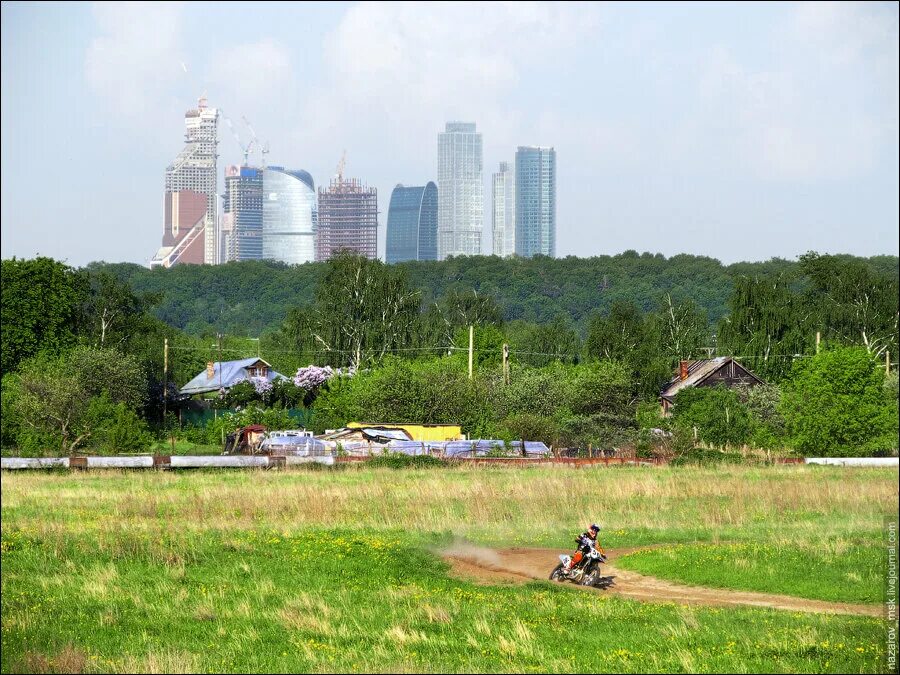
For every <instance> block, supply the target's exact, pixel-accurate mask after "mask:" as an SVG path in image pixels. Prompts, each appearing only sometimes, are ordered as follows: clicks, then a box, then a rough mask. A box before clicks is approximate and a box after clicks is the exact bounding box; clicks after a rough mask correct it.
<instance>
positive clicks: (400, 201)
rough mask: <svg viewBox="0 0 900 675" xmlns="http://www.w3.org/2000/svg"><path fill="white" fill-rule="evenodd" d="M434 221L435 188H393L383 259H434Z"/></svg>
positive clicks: (399, 186)
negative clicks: (385, 249)
mask: <svg viewBox="0 0 900 675" xmlns="http://www.w3.org/2000/svg"><path fill="white" fill-rule="evenodd" d="M437 219H438V189H437V185H435V184H434V183H428V184H427V185H420V186H417V187H404V186H403V185H398V186H397V187H395V188H394V191H393V192H392V193H391V205H390V207H389V208H388V219H387V251H386V253H385V260H386V261H387V262H388V263H395V262H402V261H404V260H437Z"/></svg>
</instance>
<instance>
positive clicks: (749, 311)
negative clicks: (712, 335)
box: [717, 276, 814, 380]
mask: <svg viewBox="0 0 900 675" xmlns="http://www.w3.org/2000/svg"><path fill="white" fill-rule="evenodd" d="M790 283H791V280H790V279H789V278H787V277H784V276H779V277H777V278H776V279H771V278H760V277H754V278H750V277H743V278H741V279H739V280H738V281H737V283H736V285H735V289H734V293H733V294H732V296H731V302H730V308H731V312H730V314H729V315H728V316H727V317H726V318H724V319H723V320H722V321H721V322H720V324H719V331H718V345H717V347H718V350H717V351H718V352H719V354H725V355H729V356H739V357H741V360H742V361H744V362H749V365H750V367H751V368H752V369H753V370H754V371H756V372H758V373H760V374H761V375H763V376H765V377H768V378H771V379H775V380H779V379H782V378H783V377H785V376H786V375H787V373H788V372H789V371H790V368H791V360H792V359H793V357H794V355H795V354H804V353H807V352H809V350H810V349H811V348H812V344H813V343H812V340H811V336H812V335H813V333H814V328H813V325H814V322H813V321H812V312H811V311H810V310H809V309H808V307H807V306H806V304H805V303H804V302H803V301H802V299H801V298H799V297H798V296H797V294H796V293H795V292H794V291H792V290H791V287H790Z"/></svg>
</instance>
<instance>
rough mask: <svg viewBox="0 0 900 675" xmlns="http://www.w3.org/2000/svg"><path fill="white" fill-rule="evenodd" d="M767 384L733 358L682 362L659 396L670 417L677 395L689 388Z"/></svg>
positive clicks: (722, 357)
mask: <svg viewBox="0 0 900 675" xmlns="http://www.w3.org/2000/svg"><path fill="white" fill-rule="evenodd" d="M758 384H765V382H764V381H763V380H762V379H760V378H759V377H757V376H756V375H754V374H753V373H752V372H750V370H748V369H747V368H745V367H744V366H742V365H741V364H740V363H738V362H737V361H735V360H734V358H733V357H731V356H719V357H717V358H714V359H698V360H696V361H682V362H681V364H680V365H679V368H678V373H677V374H676V375H675V377H674V378H672V380H670V381H669V383H668V384H667V385H666V386H665V387H663V390H662V393H661V394H660V395H659V399H660V402H661V403H662V410H663V414H664V415H667V416H668V415H669V413H670V411H671V409H672V406H673V405H675V395H676V394H677V393H678V392H679V391H681V390H682V389H685V388H687V387H715V386H718V385H724V386H726V387H729V388H732V387H736V386H738V385H746V386H750V387H755V386H756V385H758Z"/></svg>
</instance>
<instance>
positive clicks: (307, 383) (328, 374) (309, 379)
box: [294, 364, 336, 392]
mask: <svg viewBox="0 0 900 675" xmlns="http://www.w3.org/2000/svg"><path fill="white" fill-rule="evenodd" d="M335 374H336V371H335V369H334V368H332V367H331V366H314V365H311V364H310V365H308V366H306V368H298V369H297V373H296V375H294V386H295V387H300V388H301V389H305V390H306V391H308V392H313V391H315V390H316V389H318V388H319V387H321V386H322V385H323V384H325V383H326V382H327V381H328V380H330V379H331V378H332V377H334V376H335Z"/></svg>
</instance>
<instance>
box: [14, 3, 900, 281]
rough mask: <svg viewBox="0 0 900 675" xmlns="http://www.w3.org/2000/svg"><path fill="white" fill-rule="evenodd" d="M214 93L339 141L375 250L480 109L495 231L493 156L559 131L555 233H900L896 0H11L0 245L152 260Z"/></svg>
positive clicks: (832, 241)
mask: <svg viewBox="0 0 900 675" xmlns="http://www.w3.org/2000/svg"><path fill="white" fill-rule="evenodd" d="M182 63H184V64H186V66H187V71H188V72H187V73H185V70H184V68H183V67H182ZM204 91H205V92H206V93H207V96H208V99H209V102H210V105H213V106H217V107H219V108H221V109H223V110H224V111H225V113H226V114H227V115H228V116H229V117H230V118H231V119H232V120H234V122H235V126H236V127H237V128H238V130H239V132H240V133H241V134H242V136H243V140H244V142H246V140H247V138H248V132H247V131H246V129H245V128H244V126H243V123H242V122H241V121H240V120H241V117H242V116H246V117H247V118H248V119H249V120H250V122H251V123H252V125H253V127H254V128H255V130H256V132H257V134H258V135H259V136H260V138H261V139H267V140H268V141H269V142H270V145H271V153H270V155H269V163H270V164H280V165H284V166H287V167H288V168H302V169H306V170H308V171H309V172H310V173H311V174H312V175H313V177H314V179H315V181H316V184H317V185H319V184H323V183H327V181H328V180H329V179H330V177H331V176H332V174H333V173H334V171H335V167H336V165H337V163H338V160H339V159H340V156H341V152H342V151H343V150H345V149H346V151H347V169H346V172H345V173H346V174H347V175H350V176H354V177H360V178H362V179H364V180H366V181H367V182H368V183H369V184H370V185H374V186H376V187H377V188H378V192H379V209H380V211H381V215H380V223H381V225H382V227H381V228H380V230H381V232H380V237H379V241H380V252H381V255H382V257H383V254H384V231H383V230H384V224H385V223H386V220H387V207H388V203H389V200H390V193H391V190H392V188H393V187H394V185H395V184H397V183H404V184H407V185H419V184H423V183H424V182H425V181H428V180H434V179H435V178H436V159H437V134H438V132H439V131H441V130H443V128H444V123H445V122H446V121H448V120H463V121H474V122H476V123H477V125H478V130H479V131H481V132H482V133H483V138H484V179H485V183H484V184H485V237H484V242H485V243H486V245H487V246H488V247H490V241H491V239H490V236H489V229H490V207H491V201H490V175H491V172H492V171H495V170H496V169H497V165H498V163H499V162H500V161H502V160H508V161H512V160H513V159H514V154H515V149H516V146H517V145H548V146H549V145H552V146H555V148H556V151H557V165H558V166H557V204H558V206H557V223H558V224H557V253H558V255H560V256H565V255H578V256H587V255H594V254H615V253H619V252H621V251H623V250H626V249H636V250H638V251H651V252H661V253H664V254H666V255H673V254H676V253H680V252H689V253H697V254H705V255H711V256H714V257H717V258H720V259H722V260H723V261H726V262H732V261H735V260H759V259H766V258H769V257H772V256H782V257H787V258H792V257H794V256H796V255H798V254H800V253H803V252H805V251H807V250H818V251H819V252H848V253H854V254H859V255H872V254H882V253H888V254H894V255H896V254H897V253H898V217H900V216H898V183H900V176H898V5H897V4H896V3H893V2H891V3H874V4H865V3H860V4H856V3H853V4H832V3H808V4H807V3H804V4H782V3H775V4H756V3H753V4H750V3H748V4H734V5H732V4H708V3H703V4H674V3H673V4H670V3H665V4H632V3H628V4H611V5H605V4H555V3H546V2H541V3H538V4H528V3H519V2H516V3H498V4H489V3H478V4H472V5H465V4H449V5H442V4H437V3H430V2H429V3H408V4H398V5H395V4H360V5H357V4H352V3H337V4H332V3H328V4H292V3H286V4H279V3H273V4H266V3H224V2H223V3H198V4H194V3H188V4H154V5H145V4H141V3H135V4H131V3H102V4H97V5H91V4H77V3H64V4H52V3H43V4H40V5H36V4H31V3H22V2H4V3H3V4H2V199H0V204H2V256H3V257H10V256H13V255H16V256H20V257H32V256H34V255H35V254H37V253H40V254H42V255H50V256H53V257H55V258H60V259H64V260H67V261H68V262H69V263H70V264H73V265H83V264H85V263H87V262H89V261H92V260H107V261H131V262H137V263H144V264H145V263H146V262H147V260H148V259H149V258H150V257H151V256H152V255H153V253H155V251H156V249H157V248H158V247H159V245H160V243H161V242H160V238H161V235H162V222H163V211H162V208H163V186H164V172H165V167H166V165H167V164H168V163H170V162H171V161H172V160H173V159H174V157H175V156H176V155H177V153H178V152H179V151H180V150H181V148H182V139H183V128H184V111H185V109H187V108H189V107H193V106H194V105H196V99H197V97H198V95H199V94H200V93H202V92H204ZM219 150H220V157H219V167H220V171H219V182H220V190H221V189H222V185H223V179H222V167H224V166H225V165H226V164H231V163H239V161H240V159H241V153H240V149H239V147H238V144H237V142H236V141H235V140H234V138H233V137H232V136H231V134H230V133H229V131H228V127H227V126H226V125H225V124H222V125H221V126H220V136H219ZM486 252H489V250H488V251H486Z"/></svg>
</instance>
